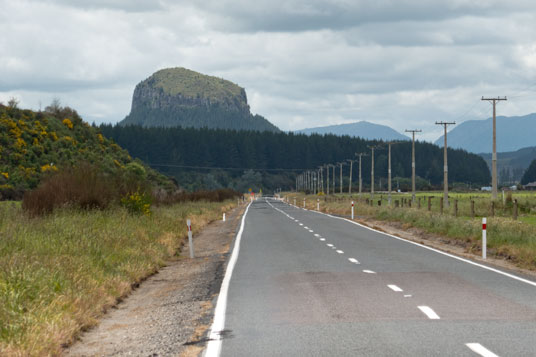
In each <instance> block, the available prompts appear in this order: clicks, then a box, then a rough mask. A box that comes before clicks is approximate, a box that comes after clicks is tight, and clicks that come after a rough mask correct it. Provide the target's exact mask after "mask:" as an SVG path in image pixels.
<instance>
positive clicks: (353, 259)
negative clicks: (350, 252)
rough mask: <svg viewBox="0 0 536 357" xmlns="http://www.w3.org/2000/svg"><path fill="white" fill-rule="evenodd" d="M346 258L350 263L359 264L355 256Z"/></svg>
mask: <svg viewBox="0 0 536 357" xmlns="http://www.w3.org/2000/svg"><path fill="white" fill-rule="evenodd" d="M348 260H349V261H350V262H351V263H354V264H359V261H358V260H357V259H356V258H348Z"/></svg>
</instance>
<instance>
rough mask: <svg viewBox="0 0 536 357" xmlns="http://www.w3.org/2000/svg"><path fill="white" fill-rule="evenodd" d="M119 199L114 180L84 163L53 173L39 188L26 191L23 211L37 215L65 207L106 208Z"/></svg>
mask: <svg viewBox="0 0 536 357" xmlns="http://www.w3.org/2000/svg"><path fill="white" fill-rule="evenodd" d="M116 196H117V193H116V192H115V189H114V185H113V180H112V179H111V178H110V177H107V176H105V175H104V174H103V173H102V171H101V170H100V169H99V168H97V167H96V166H93V165H90V164H82V165H80V166H78V167H74V168H68V169H65V170H63V171H61V172H58V173H56V174H53V175H52V176H49V177H48V178H46V179H44V180H43V182H42V183H41V184H40V185H39V187H38V188H37V189H35V190H33V191H28V192H26V193H25V194H24V197H23V200H22V208H23V209H24V210H25V211H26V212H28V213H29V214H30V215H33V216H36V215H43V214H47V213H51V212H52V211H53V210H54V209H57V208H60V207H64V206H74V207H78V208H82V209H95V208H97V209H104V208H106V207H108V206H109V205H110V203H111V202H112V201H113V200H114V198H116Z"/></svg>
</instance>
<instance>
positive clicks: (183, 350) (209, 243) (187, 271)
mask: <svg viewBox="0 0 536 357" xmlns="http://www.w3.org/2000/svg"><path fill="white" fill-rule="evenodd" d="M244 209H245V206H244V205H243V206H240V207H239V208H237V209H234V210H233V211H231V212H228V213H227V220H226V222H223V221H215V222H212V223H211V224H209V225H208V226H207V227H206V228H205V229H204V230H203V231H202V232H201V233H199V234H198V235H197V236H196V237H194V247H195V253H196V257H195V258H194V259H193V260H192V259H190V258H189V256H188V254H189V252H188V247H187V246H185V247H184V249H182V252H181V255H180V257H179V258H178V259H177V260H175V261H170V262H169V263H168V265H167V266H166V267H164V268H162V269H161V270H160V271H159V272H158V273H157V274H155V275H153V276H151V277H149V278H148V279H147V280H146V281H144V282H143V283H142V284H141V285H140V287H139V288H137V289H136V290H135V291H133V293H132V294H131V295H130V296H129V297H128V298H126V299H125V300H124V301H123V302H121V303H120V304H118V305H117V306H116V307H115V308H113V309H111V310H110V311H109V313H108V314H107V315H106V316H105V317H104V318H103V319H102V321H101V322H100V324H99V325H98V326H96V327H95V328H93V329H91V330H89V331H87V332H85V333H84V334H83V335H82V336H81V338H80V340H79V341H78V342H76V343H75V344H74V345H73V346H71V347H69V348H67V349H66V350H65V353H64V354H65V355H67V356H108V355H116V356H122V355H158V356H177V355H181V356H197V355H198V354H199V353H200V352H201V351H202V349H203V346H204V342H205V341H204V338H203V336H205V335H206V332H207V330H208V329H209V328H210V323H211V321H212V312H213V310H214V309H213V301H214V298H215V296H217V294H218V292H219V289H220V286H221V281H222V279H223V275H224V274H225V265H226V262H227V259H228V255H229V249H230V247H231V245H232V242H233V239H234V237H235V235H236V230H237V229H238V227H239V223H240V218H241V216H242V214H243V211H244Z"/></svg>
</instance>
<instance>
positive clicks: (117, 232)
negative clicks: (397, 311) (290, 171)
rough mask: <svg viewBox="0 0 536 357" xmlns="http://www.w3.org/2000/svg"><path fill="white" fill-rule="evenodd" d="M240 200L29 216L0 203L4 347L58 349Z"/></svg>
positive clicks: (10, 350) (0, 351)
mask: <svg viewBox="0 0 536 357" xmlns="http://www.w3.org/2000/svg"><path fill="white" fill-rule="evenodd" d="M234 206H236V201H234V200H233V202H230V201H227V202H224V203H205V202H193V203H183V204H176V205H173V206H166V207H153V208H152V210H153V214H152V215H151V216H145V215H132V214H129V213H128V212H127V211H126V210H125V209H122V208H119V207H116V208H113V209H108V210H104V211H77V210H63V211H61V210H60V211H58V212H56V213H54V214H52V215H49V216H44V217H41V218H28V217H27V216H26V215H25V214H24V213H23V212H22V210H21V208H20V204H19V203H12V202H1V203H0V355H2V356H6V355H20V356H27V355H39V356H41V355H58V354H60V353H61V348H62V347H61V346H62V345H63V344H69V343H70V342H72V341H73V339H74V338H75V336H76V335H77V334H78V333H79V332H80V331H81V330H82V329H85V328H88V327H90V326H92V325H94V324H95V323H96V322H97V320H98V319H99V317H100V316H101V315H102V314H103V312H104V311H105V310H106V309H107V308H109V307H110V306H112V305H114V304H115V303H116V301H117V299H118V298H121V297H123V296H125V295H127V294H128V293H129V292H130V291H131V289H132V286H133V284H136V283H138V282H140V281H141V280H143V279H144V278H146V277H147V276H148V275H150V274H152V273H154V272H156V271H157V270H158V269H159V268H160V267H162V266H163V265H164V264H165V262H166V260H168V259H170V258H172V257H173V256H174V255H175V254H176V253H177V251H178V250H179V248H180V246H181V244H182V242H183V240H184V238H185V236H186V230H185V222H186V219H187V218H190V219H191V220H192V224H193V230H194V234H195V233H196V232H198V231H199V230H200V229H202V228H203V227H204V226H205V225H206V224H208V223H209V222H210V221H213V220H216V219H220V218H221V213H222V212H223V211H225V210H228V209H230V208H231V207H234Z"/></svg>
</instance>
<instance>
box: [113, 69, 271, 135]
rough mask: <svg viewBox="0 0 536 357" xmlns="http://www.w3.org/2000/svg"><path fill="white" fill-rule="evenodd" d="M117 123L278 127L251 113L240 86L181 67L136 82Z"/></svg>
mask: <svg viewBox="0 0 536 357" xmlns="http://www.w3.org/2000/svg"><path fill="white" fill-rule="evenodd" d="M121 124H122V125H130V124H132V125H142V126H146V127H150V126H166V127H170V126H182V127H195V128H200V127H208V128H220V129H221V128H223V129H236V130H259V131H265V130H269V131H279V129H277V127H275V126H274V125H273V124H271V123H270V122H268V121H267V120H266V119H264V118H263V117H260V116H253V115H251V113H250V109H249V105H248V103H247V96H246V91H245V90H244V88H241V87H239V86H238V85H236V84H234V83H232V82H230V81H227V80H224V79H221V78H217V77H210V76H206V75H203V74H200V73H197V72H194V71H190V70H187V69H184V68H171V69H163V70H160V71H158V72H156V73H155V74H153V75H152V76H151V77H149V78H147V79H146V80H144V81H142V82H141V83H139V84H138V85H137V86H136V88H135V90H134V95H133V97H132V108H131V112H130V114H129V115H128V116H127V117H126V118H125V119H124V120H123V121H122V122H121Z"/></svg>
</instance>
